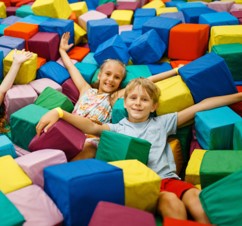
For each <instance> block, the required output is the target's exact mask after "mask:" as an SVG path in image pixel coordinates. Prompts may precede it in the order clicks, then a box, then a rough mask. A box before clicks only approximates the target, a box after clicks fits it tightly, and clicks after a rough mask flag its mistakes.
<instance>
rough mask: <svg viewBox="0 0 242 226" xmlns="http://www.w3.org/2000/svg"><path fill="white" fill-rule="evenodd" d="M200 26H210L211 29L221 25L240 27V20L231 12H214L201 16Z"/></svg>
mask: <svg viewBox="0 0 242 226" xmlns="http://www.w3.org/2000/svg"><path fill="white" fill-rule="evenodd" d="M199 24H208V25H209V26H210V27H212V26H221V25H238V24H239V20H238V19H237V18H236V17H235V16H233V15H231V14H230V13H229V12H214V13H209V14H203V15H200V17H199Z"/></svg>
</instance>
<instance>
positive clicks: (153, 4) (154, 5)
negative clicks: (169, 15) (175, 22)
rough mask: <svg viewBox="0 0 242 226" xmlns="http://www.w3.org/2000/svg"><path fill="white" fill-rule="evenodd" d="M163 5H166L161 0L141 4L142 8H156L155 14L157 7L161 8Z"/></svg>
mask: <svg viewBox="0 0 242 226" xmlns="http://www.w3.org/2000/svg"><path fill="white" fill-rule="evenodd" d="M163 7H166V5H165V3H163V2H162V1H161V0H153V1H150V2H148V3H147V4H145V5H143V6H142V8H153V9H155V10H156V14H157V10H158V9H159V8H163ZM157 15H158V14H157Z"/></svg>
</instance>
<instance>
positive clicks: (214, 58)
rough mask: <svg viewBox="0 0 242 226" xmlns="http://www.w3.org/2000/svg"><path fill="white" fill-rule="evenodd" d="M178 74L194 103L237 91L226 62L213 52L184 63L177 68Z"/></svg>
mask: <svg viewBox="0 0 242 226" xmlns="http://www.w3.org/2000/svg"><path fill="white" fill-rule="evenodd" d="M179 74H180V75H181V77H182V79H183V80H184V82H185V83H186V85H187V86H188V88H189V89H190V91H191V93H192V96H193V98H194V102H195V103H198V102H200V101H201V100H203V99H205V98H208V97H212V96H221V95H226V94H232V93H236V92H237V89H236V87H235V85H234V81H233V77H232V75H231V72H230V71H229V68H228V66H227V64H226V63H225V61H224V59H223V58H222V57H220V56H218V55H217V54H215V53H208V54H205V55H204V56H202V57H200V58H198V59H196V60H194V61H192V62H191V63H189V64H186V65H185V66H183V67H181V68H180V69H179ZM218 81H220V82H219V83H218Z"/></svg>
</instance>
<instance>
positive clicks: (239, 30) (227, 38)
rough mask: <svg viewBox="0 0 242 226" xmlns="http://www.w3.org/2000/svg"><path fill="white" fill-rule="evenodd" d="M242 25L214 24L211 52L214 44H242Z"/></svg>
mask: <svg viewBox="0 0 242 226" xmlns="http://www.w3.org/2000/svg"><path fill="white" fill-rule="evenodd" d="M241 37H242V25H223V26H213V27H212V28H211V31H210V38H209V46H208V47H209V49H208V50H209V52H210V51H211V48H212V47H213V46H214V45H219V44H229V43H240V44H242V39H241Z"/></svg>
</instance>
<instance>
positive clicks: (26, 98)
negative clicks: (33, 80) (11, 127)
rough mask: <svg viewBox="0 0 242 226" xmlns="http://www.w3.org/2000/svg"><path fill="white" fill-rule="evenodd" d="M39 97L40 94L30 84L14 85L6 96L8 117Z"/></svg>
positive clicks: (5, 102)
mask: <svg viewBox="0 0 242 226" xmlns="http://www.w3.org/2000/svg"><path fill="white" fill-rule="evenodd" d="M37 97H38V94H37V93H36V92H35V90H34V89H33V88H32V86H30V85H29V84H26V85H13V86H12V88H11V89H9V90H8V91H7V93H6V95H5V97H4V104H5V109H6V115H7V119H8V120H9V119H10V115H11V114H12V113H14V112H15V111H17V110H19V109H20V108H22V107H25V106H27V105H29V104H33V103H34V101H35V100H36V99H37Z"/></svg>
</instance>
